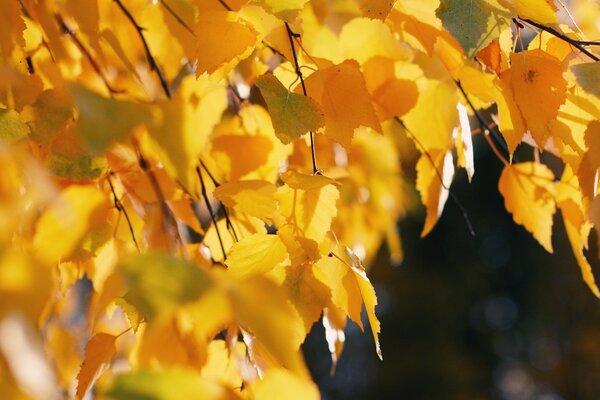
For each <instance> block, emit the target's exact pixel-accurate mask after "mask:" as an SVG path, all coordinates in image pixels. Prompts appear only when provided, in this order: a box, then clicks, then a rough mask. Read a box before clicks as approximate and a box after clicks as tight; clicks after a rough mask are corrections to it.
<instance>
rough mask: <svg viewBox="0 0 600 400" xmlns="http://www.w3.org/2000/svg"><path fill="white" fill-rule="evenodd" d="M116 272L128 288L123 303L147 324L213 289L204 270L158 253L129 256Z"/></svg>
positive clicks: (209, 278)
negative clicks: (133, 309) (133, 308)
mask: <svg viewBox="0 0 600 400" xmlns="http://www.w3.org/2000/svg"><path fill="white" fill-rule="evenodd" d="M117 270H118V271H119V272H120V273H121V275H122V276H123V278H124V280H125V282H126V284H127V286H128V287H129V291H128V292H127V294H126V295H125V300H127V302H128V303H130V304H131V305H133V306H135V307H136V308H137V309H138V310H139V312H140V313H141V314H142V315H143V316H144V319H145V320H146V321H148V322H149V323H152V322H154V321H155V320H159V319H162V318H167V317H168V316H170V315H171V314H172V313H173V312H174V311H175V310H177V309H178V308H179V307H180V306H182V305H184V304H187V303H191V302H193V301H195V300H196V299H198V298H199V297H200V296H201V295H202V294H203V293H205V292H206V291H208V289H210V287H211V286H212V280H211V277H210V276H209V275H208V274H207V272H206V271H205V270H203V269H200V268H199V267H197V266H196V265H193V264H190V263H188V262H185V261H183V260H179V259H176V258H173V257H170V256H167V255H164V254H160V253H156V254H151V253H146V254H142V255H136V256H129V257H127V258H125V259H123V260H122V261H121V262H120V264H119V265H118V266H117Z"/></svg>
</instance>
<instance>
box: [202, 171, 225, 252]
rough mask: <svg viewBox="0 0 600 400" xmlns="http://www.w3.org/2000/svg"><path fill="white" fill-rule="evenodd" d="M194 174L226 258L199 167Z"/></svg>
mask: <svg viewBox="0 0 600 400" xmlns="http://www.w3.org/2000/svg"><path fill="white" fill-rule="evenodd" d="M196 174H197V175H198V178H199V179H200V187H201V190H202V198H204V204H205V205H206V209H207V210H208V214H209V215H210V220H211V221H212V223H213V225H214V227H215V231H216V232H217V238H218V239H219V245H220V246H221V252H222V253H223V261H225V260H227V254H226V253H225V246H224V245H223V239H222V238H221V232H219V227H218V226H217V219H216V217H215V213H214V211H213V208H212V205H211V204H210V201H209V200H208V194H207V193H206V185H205V184H204V178H203V177H202V171H201V170H200V167H198V166H197V167H196Z"/></svg>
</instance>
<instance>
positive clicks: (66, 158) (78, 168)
mask: <svg viewBox="0 0 600 400" xmlns="http://www.w3.org/2000/svg"><path fill="white" fill-rule="evenodd" d="M46 165H47V167H48V169H49V170H50V171H52V173H53V174H54V175H56V176H60V177H63V178H67V179H71V180H74V181H81V180H93V179H96V178H99V177H100V176H102V175H103V174H104V172H105V171H106V170H107V168H108V163H107V162H106V159H105V158H104V157H94V156H91V155H89V154H83V155H74V156H71V155H65V154H60V153H51V154H49V156H48V159H47V160H46Z"/></svg>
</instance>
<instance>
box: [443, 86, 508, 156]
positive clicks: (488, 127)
mask: <svg viewBox="0 0 600 400" xmlns="http://www.w3.org/2000/svg"><path fill="white" fill-rule="evenodd" d="M454 83H455V84H456V86H457V87H458V89H459V90H460V92H461V93H462V95H463V97H464V99H465V101H466V102H467V104H468V105H469V108H470V109H471V111H473V113H474V114H475V118H477V121H478V122H479V125H480V126H481V128H482V129H483V137H484V138H485V140H486V141H487V143H488V144H489V145H490V147H491V148H492V151H493V152H494V153H495V154H496V156H497V157H498V159H499V160H500V161H502V163H503V164H504V165H508V164H509V162H508V160H507V159H506V157H504V156H503V155H502V154H501V153H500V151H499V150H498V148H497V147H496V145H495V144H494V142H493V141H492V140H491V138H490V137H489V133H493V132H494V128H496V126H495V125H494V126H491V125H489V124H488V123H487V122H485V119H484V118H483V115H481V113H480V112H479V110H477V108H475V106H474V105H473V103H472V102H471V99H470V98H469V96H468V95H467V92H466V91H465V89H464V88H463V86H462V84H461V83H460V81H458V80H455V81H454ZM505 150H506V151H507V152H508V149H506V148H505Z"/></svg>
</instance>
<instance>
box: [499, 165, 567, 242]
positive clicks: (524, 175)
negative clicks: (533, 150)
mask: <svg viewBox="0 0 600 400" xmlns="http://www.w3.org/2000/svg"><path fill="white" fill-rule="evenodd" d="M498 189H499V190H500V193H502V196H503V197H504V204H505V206H506V209H507V210H508V211H509V212H510V213H511V214H512V215H513V218H514V220H515V222H516V223H518V224H520V225H523V226H524V227H525V229H527V230H528V231H529V232H530V233H531V234H532V235H533V237H534V238H535V239H536V240H537V241H538V242H539V243H540V244H541V245H542V246H543V247H544V248H545V249H546V250H547V251H549V252H550V253H552V238H551V237H552V217H553V215H554V212H555V211H556V202H555V198H554V196H555V187H554V174H553V173H552V171H551V170H550V169H549V168H548V167H546V166H545V165H543V164H539V163H534V162H525V163H519V164H513V165H507V166H505V167H504V170H503V171H502V175H500V181H499V182H498Z"/></svg>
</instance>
